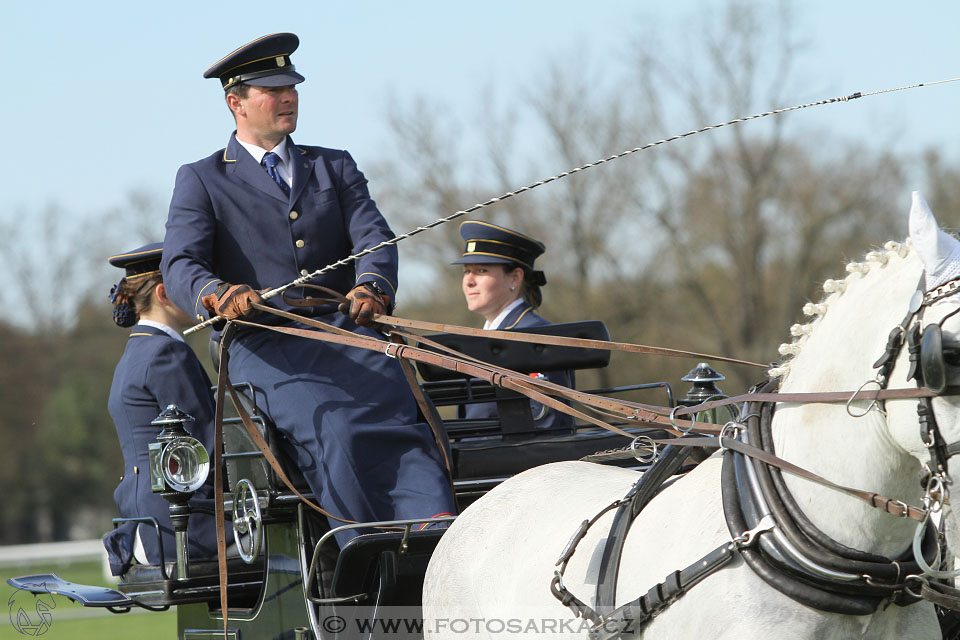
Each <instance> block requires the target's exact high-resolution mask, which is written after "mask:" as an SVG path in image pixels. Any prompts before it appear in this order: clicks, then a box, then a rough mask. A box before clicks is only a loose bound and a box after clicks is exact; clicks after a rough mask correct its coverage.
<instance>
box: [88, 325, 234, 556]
mask: <svg viewBox="0 0 960 640" xmlns="http://www.w3.org/2000/svg"><path fill="white" fill-rule="evenodd" d="M171 404H175V405H176V406H177V408H179V409H180V410H181V411H184V412H186V413H188V414H190V415H191V416H193V418H194V419H195V421H194V422H192V423H187V424H186V425H185V428H186V429H187V431H189V432H190V435H192V436H193V437H195V438H197V439H198V440H199V441H200V442H202V443H203V446H204V447H206V448H207V452H208V453H210V454H211V458H212V457H213V456H212V453H213V417H214V402H213V395H212V393H211V390H210V379H209V378H208V377H207V374H206V372H205V371H204V370H203V367H202V366H201V364H200V361H199V360H198V359H197V356H196V355H195V354H194V352H193V350H192V349H191V348H190V346H189V345H187V344H186V343H185V342H183V341H182V340H176V339H174V338H172V337H170V336H169V335H167V334H166V333H164V332H163V331H161V330H160V329H157V328H155V327H148V326H146V325H140V324H138V325H135V326H134V327H133V329H132V331H131V333H130V338H129V340H128V341H127V346H126V349H125V350H124V352H123V357H121V358H120V362H119V363H118V364H117V368H116V370H115V371H114V374H113V384H112V385H111V387H110V399H109V402H108V405H107V406H108V409H109V411H110V417H111V418H113V423H114V425H115V426H116V428H117V437H118V438H119V439H120V449H121V450H122V452H123V479H122V480H121V481H120V484H119V485H118V486H117V488H116V490H115V491H114V493H113V498H114V500H115V501H116V503H117V509H118V510H119V512H120V515H121V516H123V517H142V516H153V517H155V518H157V520H159V522H160V527H161V531H162V536H163V555H164V559H165V560H166V561H172V560H175V559H176V549H175V547H174V538H173V525H172V523H171V521H170V512H169V508H170V503H168V502H167V501H166V500H164V499H163V497H162V496H161V495H160V494H159V493H153V492H152V491H151V490H150V466H149V465H150V462H149V457H148V452H147V446H148V445H149V444H150V443H151V442H155V441H156V437H157V434H158V433H160V429H158V428H157V427H155V426H152V425H151V424H150V422H151V421H153V420H154V419H155V418H156V417H157V416H158V415H159V414H160V412H161V411H163V410H164V409H165V408H166V407H167V406H168V405H171ZM212 496H213V471H212V469H211V473H210V479H209V480H208V481H207V484H206V485H205V486H203V487H201V489H200V490H199V491H198V492H197V494H196V495H195V496H194V498H193V503H195V504H201V503H203V502H206V506H208V507H209V506H211V505H212V501H211V498H212ZM140 527H141V528H140V539H141V540H142V542H143V547H144V550H145V551H146V552H147V559H148V560H149V562H150V564H158V563H159V562H160V552H159V549H158V545H157V538H156V533H155V532H154V530H153V528H152V527H151V526H150V525H140ZM133 530H134V526H133V525H128V526H126V527H119V528H117V529H115V530H114V531H113V532H111V533H109V534H107V536H106V537H105V538H104V544H105V546H106V547H107V550H108V552H109V553H110V556H111V558H110V560H111V567H112V568H114V571H115V573H119V571H117V569H118V568H123V567H124V566H125V565H126V564H127V563H129V560H130V555H129V554H130V553H131V552H132V544H133V538H132V533H133ZM189 535H190V556H191V558H192V559H201V558H207V557H210V556H211V555H215V554H216V550H217V546H216V526H215V523H214V519H213V517H212V516H210V515H208V514H201V513H193V514H191V515H190V524H189Z"/></svg>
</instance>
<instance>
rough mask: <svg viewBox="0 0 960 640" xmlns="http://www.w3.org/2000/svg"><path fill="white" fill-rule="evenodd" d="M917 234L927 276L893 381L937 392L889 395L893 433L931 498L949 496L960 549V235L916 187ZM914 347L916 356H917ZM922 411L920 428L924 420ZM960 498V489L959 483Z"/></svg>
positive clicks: (954, 542)
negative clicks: (941, 223) (959, 504)
mask: <svg viewBox="0 0 960 640" xmlns="http://www.w3.org/2000/svg"><path fill="white" fill-rule="evenodd" d="M910 241H911V243H912V244H913V249H914V251H915V252H916V254H917V256H918V257H919V259H920V261H921V262H922V264H923V277H922V279H921V281H920V283H919V286H918V293H917V294H915V295H914V298H913V300H912V301H911V304H910V309H909V311H910V313H911V314H912V317H909V318H908V319H907V321H906V322H905V324H904V325H903V327H904V329H905V336H904V339H905V341H906V346H907V348H905V349H904V350H903V353H901V355H900V358H899V359H898V361H897V365H896V367H895V369H894V371H893V374H892V376H891V382H890V387H891V388H895V387H902V386H909V385H914V384H915V385H917V386H919V387H921V388H926V389H929V390H930V391H932V392H934V393H936V394H938V395H936V396H935V397H933V398H931V399H929V400H920V401H919V406H918V403H917V402H913V401H896V402H888V420H889V426H890V432H891V435H893V437H894V438H895V439H896V440H897V441H898V442H899V444H900V445H901V446H903V447H904V448H906V449H907V450H908V451H909V452H910V453H911V454H912V455H913V456H914V457H916V458H917V459H919V460H920V462H921V464H923V465H924V469H925V471H924V474H923V480H922V482H923V483H924V487H925V489H926V497H925V501H926V502H927V503H928V504H929V505H930V506H931V507H932V508H934V509H936V508H938V507H939V505H940V504H942V503H943V502H946V504H947V506H946V510H947V512H948V513H947V518H946V522H947V539H948V543H949V545H950V547H951V549H952V550H954V553H956V552H957V550H960V528H958V526H957V522H956V518H955V515H954V514H953V513H952V512H950V510H949V496H950V492H951V489H954V488H957V487H960V391H958V385H960V313H958V312H960V242H958V241H957V239H956V238H954V237H953V236H951V235H949V234H947V233H945V232H944V231H942V230H941V229H940V228H939V227H938V225H937V221H936V220H935V219H934V217H933V214H932V213H931V212H930V209H929V207H928V206H927V203H926V201H925V200H924V199H923V197H922V196H921V195H920V194H919V193H917V192H914V194H913V204H912V207H911V209H910ZM911 353H912V356H911ZM918 416H919V417H920V420H919V428H918ZM954 494H955V495H954V500H960V489H956V490H955V491H954Z"/></svg>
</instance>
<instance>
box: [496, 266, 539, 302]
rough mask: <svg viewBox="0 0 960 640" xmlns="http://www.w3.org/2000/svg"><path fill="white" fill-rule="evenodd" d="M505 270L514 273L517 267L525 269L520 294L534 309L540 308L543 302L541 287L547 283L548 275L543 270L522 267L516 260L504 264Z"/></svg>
mask: <svg viewBox="0 0 960 640" xmlns="http://www.w3.org/2000/svg"><path fill="white" fill-rule="evenodd" d="M503 269H504V271H506V272H507V273H512V272H514V271H516V270H517V269H523V282H521V283H520V295H521V296H522V297H523V299H524V300H526V301H527V304H529V305H530V306H531V307H533V308H534V309H539V308H540V304H541V303H543V292H542V291H540V287H542V286H544V285H545V284H547V276H546V275H545V274H544V273H543V271H535V270H532V269H527V268H526V267H522V266H520V265H519V264H517V263H516V262H512V263H510V264H505V265H503Z"/></svg>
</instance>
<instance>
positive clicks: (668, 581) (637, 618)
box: [590, 542, 739, 640]
mask: <svg viewBox="0 0 960 640" xmlns="http://www.w3.org/2000/svg"><path fill="white" fill-rule="evenodd" d="M738 551H739V546H738V545H737V544H736V543H733V542H726V543H724V544H722V545H720V546H719V547H717V548H716V549H714V550H713V551H711V552H710V553H708V554H707V555H705V556H703V557H702V558H700V559H699V560H697V561H696V562H694V563H693V564H691V565H690V566H688V567H687V568H686V569H683V570H681V571H674V572H673V573H671V574H670V575H668V576H667V577H666V578H664V580H663V582H660V583H658V584H655V585H654V586H652V587H651V588H650V590H649V591H647V593H646V594H644V595H642V596H640V597H639V598H637V599H635V600H631V601H630V602H628V603H627V604H625V605H623V606H621V607H618V608H617V609H616V610H614V611H613V612H612V613H611V614H610V615H608V616H605V617H604V618H603V620H602V621H601V622H599V623H597V624H596V626H594V628H593V629H591V630H590V640H614V639H615V638H619V637H621V636H622V635H623V634H627V633H633V632H634V631H636V630H637V628H638V627H639V626H640V625H643V624H645V623H646V622H648V621H649V620H650V619H651V618H653V617H654V616H655V615H657V614H658V613H660V612H661V611H663V610H664V609H666V608H667V607H669V606H670V605H671V604H673V603H674V602H676V601H677V600H679V599H680V597H681V596H683V595H684V594H685V593H686V592H687V591H689V590H690V589H691V588H693V587H694V586H696V585H697V584H698V583H699V582H701V581H702V580H703V579H705V578H706V577H708V576H709V575H711V574H713V573H716V572H717V571H719V570H720V569H722V568H723V567H725V566H726V565H727V564H729V563H730V561H731V560H733V558H734V557H735V556H736V555H737V553H738Z"/></svg>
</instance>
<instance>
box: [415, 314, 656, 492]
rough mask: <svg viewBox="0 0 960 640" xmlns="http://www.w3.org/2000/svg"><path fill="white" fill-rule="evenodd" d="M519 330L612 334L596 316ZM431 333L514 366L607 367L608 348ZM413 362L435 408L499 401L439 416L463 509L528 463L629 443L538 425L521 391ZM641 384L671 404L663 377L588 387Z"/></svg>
mask: <svg viewBox="0 0 960 640" xmlns="http://www.w3.org/2000/svg"><path fill="white" fill-rule="evenodd" d="M521 331H523V332H524V333H536V334H544V335H556V336H563V337H571V338H586V339H592V340H609V339H610V335H609V333H608V331H607V328H606V326H605V325H604V324H603V323H602V322H599V321H586V322H570V323H564V324H554V325H548V326H544V327H535V328H531V329H523V330H521ZM431 339H432V340H435V341H437V342H440V343H441V344H443V345H444V346H447V347H450V348H452V349H456V350H457V351H460V352H462V353H464V354H466V355H469V356H472V357H474V358H478V359H480V360H483V361H486V362H489V363H491V364H495V365H498V366H501V367H505V368H509V369H512V370H514V371H518V372H520V373H532V372H547V371H557V370H573V371H578V370H584V369H597V368H603V367H606V366H607V364H608V363H609V361H610V352H609V351H603V350H597V349H586V348H579V347H558V346H553V345H542V344H534V343H526V342H510V341H507V340H501V339H496V338H486V337H482V336H459V335H453V334H440V335H435V336H431ZM417 367H418V369H419V371H420V375H421V377H422V378H423V379H424V384H423V388H424V390H425V392H426V393H427V395H428V396H429V397H430V399H431V400H432V401H433V402H434V404H435V405H437V406H438V407H444V406H456V405H461V404H466V403H469V402H496V403H497V410H498V414H499V417H498V418H493V419H485V420H469V419H448V420H444V427H445V428H446V429H447V432H448V436H449V438H450V440H451V451H452V464H453V481H454V489H455V493H456V497H457V503H458V505H459V506H460V508H461V509H462V508H464V507H465V506H466V505H468V504H469V503H470V502H472V501H473V500H474V499H476V498H477V497H479V496H480V495H482V494H483V493H485V492H486V491H488V490H489V489H491V488H492V487H494V486H496V485H497V484H499V483H500V482H502V481H503V480H504V479H506V478H509V477H511V476H513V475H516V474H517V473H520V472H522V471H526V470H527V469H531V468H533V467H536V466H540V465H543V464H549V463H551V462H561V461H567V460H578V459H580V458H583V457H584V456H587V455H590V454H594V453H597V452H599V451H605V450H608V449H619V448H622V447H624V446H626V445H628V444H629V441H628V440H627V439H626V438H625V437H623V436H621V435H618V434H615V433H612V432H610V431H606V430H603V429H600V428H598V427H595V426H592V425H580V426H579V427H578V428H576V430H572V431H564V430H555V429H548V430H543V429H536V428H535V427H534V421H533V417H532V415H531V411H530V402H529V400H528V399H527V398H526V397H525V396H523V395H521V394H519V393H516V392H513V391H510V390H504V389H500V388H495V387H493V386H492V385H490V384H489V383H487V382H486V381H483V380H477V379H471V378H469V377H468V376H465V375H464V374H461V373H457V372H453V371H448V370H446V369H442V368H440V367H435V366H431V365H424V364H422V363H418V365H417ZM640 389H659V390H662V391H666V395H667V404H668V405H669V406H672V405H673V403H674V400H673V391H672V389H671V388H670V385H669V384H668V383H666V382H654V383H649V384H637V385H630V386H625V387H616V388H612V389H599V390H592V392H594V393H604V394H606V393H621V392H628V391H636V390H640ZM618 426H620V427H621V428H623V429H624V430H626V431H627V432H629V433H633V434H636V435H641V434H643V435H649V436H650V437H653V438H665V437H668V434H667V432H666V431H664V430H661V429H649V428H638V427H635V426H627V425H622V424H621V425H618ZM608 464H615V465H618V466H625V467H631V468H633V467H637V466H638V463H637V461H636V460H635V459H633V458H622V459H619V460H614V461H610V462H608Z"/></svg>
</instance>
